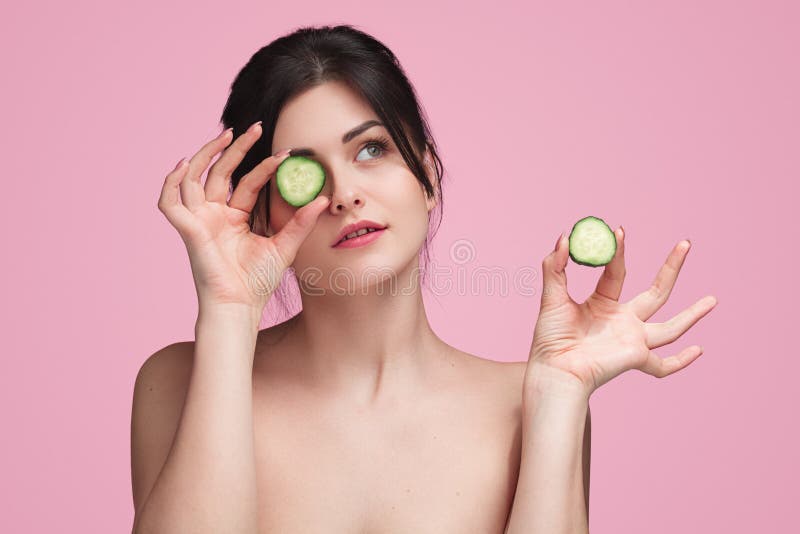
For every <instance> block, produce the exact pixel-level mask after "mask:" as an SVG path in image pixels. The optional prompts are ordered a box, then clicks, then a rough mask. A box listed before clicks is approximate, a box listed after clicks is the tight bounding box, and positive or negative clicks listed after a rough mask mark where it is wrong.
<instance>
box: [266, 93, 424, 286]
mask: <svg viewBox="0 0 800 534" xmlns="http://www.w3.org/2000/svg"><path fill="white" fill-rule="evenodd" d="M370 120H374V121H378V122H380V120H379V118H378V116H377V115H376V114H375V112H374V111H373V110H372V108H371V107H370V106H369V104H367V103H366V102H365V101H364V100H362V99H361V98H360V96H359V95H358V94H357V93H355V92H354V91H353V90H351V89H350V88H349V87H348V86H347V85H345V84H343V83H341V82H327V83H324V84H322V85H319V86H316V87H314V88H312V89H309V90H308V91H306V92H304V93H302V94H300V95H297V96H296V97H295V98H293V99H292V100H290V101H289V102H287V104H286V105H285V106H284V107H283V109H282V110H281V113H280V115H279V116H278V122H277V124H276V126H275V135H274V137H273V145H272V153H275V152H276V151H278V150H281V149H284V148H291V149H292V155H304V156H307V157H310V158H312V159H314V160H316V161H318V162H319V163H320V164H321V165H322V166H323V168H324V170H325V176H326V180H325V186H324V187H323V189H322V191H321V192H320V194H321V195H325V196H327V197H328V198H330V199H331V202H330V204H329V206H328V208H327V209H326V210H325V211H323V212H322V214H321V215H320V216H319V219H318V220H317V223H316V225H315V226H314V228H313V230H312V231H311V233H310V234H309V236H308V237H307V238H306V240H305V241H304V242H303V244H302V245H301V246H300V249H299V251H298V253H297V256H296V257H295V261H294V263H293V264H292V267H293V268H294V270H295V272H296V274H297V275H298V277H302V278H304V279H306V280H308V281H310V282H311V283H312V284H313V286H315V287H318V288H322V289H333V290H335V291H343V290H345V289H348V290H349V289H351V288H354V289H358V288H361V287H362V286H365V285H372V284H374V283H375V282H376V281H377V280H383V279H385V278H386V277H387V275H389V274H391V275H392V276H395V275H397V274H398V273H399V272H400V271H402V270H404V269H406V268H408V267H409V266H415V265H416V260H417V255H418V253H419V250H420V247H421V246H422V245H423V243H424V241H425V237H426V235H427V233H428V213H429V212H430V210H431V209H433V207H434V205H435V201H434V200H429V199H428V198H427V197H426V195H425V191H424V189H423V186H422V184H420V183H419V181H417V179H416V177H415V176H414V175H413V174H412V173H411V171H410V170H409V168H408V166H407V165H406V163H405V161H404V160H403V157H402V155H401V154H400V152H399V151H398V149H397V146H396V145H395V144H394V141H393V140H392V138H391V136H390V135H389V132H388V130H386V129H385V128H384V127H383V126H380V125H375V126H372V127H370V128H367V129H366V130H364V131H363V132H362V133H360V134H358V135H356V136H355V137H353V138H352V139H350V140H348V141H347V142H344V143H343V141H342V137H343V136H344V135H345V134H346V133H347V132H349V131H351V130H352V129H354V128H356V127H358V126H360V125H362V124H363V123H364V122H366V121H370ZM376 139H382V140H383V141H384V142H385V143H386V148H385V149H383V148H381V147H380V146H378V145H377V144H374V143H373V144H370V142H371V141H374V140H376ZM300 149H310V150H311V151H313V153H308V152H298V150H300ZM425 161H426V163H427V164H428V165H430V163H429V162H430V159H429V158H428V157H427V154H426V160H425ZM429 169H430V167H429ZM430 172H431V171H430V170H429V176H433V175H432V174H430ZM268 185H269V191H270V194H269V213H270V219H269V226H270V230H271V231H272V232H273V233H276V232H278V231H280V230H281V228H283V226H284V225H285V224H286V223H287V221H288V220H289V219H290V218H291V217H292V215H293V214H294V213H295V212H296V211H297V209H298V208H295V207H293V206H292V205H290V204H288V203H287V202H286V201H285V200H284V199H283V197H281V196H280V193H278V190H277V187H276V185H275V179H274V177H273V178H272V179H271V180H270V181H269V184H268ZM362 219H368V220H370V221H374V222H377V223H379V224H381V225H383V226H386V227H387V228H386V230H384V231H383V232H381V235H380V236H379V237H378V239H376V240H374V241H373V242H372V243H369V244H367V245H365V246H361V247H356V248H341V247H337V248H334V247H332V245H333V243H334V242H335V241H336V237H337V235H338V234H339V232H340V231H341V230H342V228H343V227H344V226H345V225H348V224H351V223H355V222H358V221H360V220H362ZM304 272H305V273H310V272H314V273H316V274H315V275H314V277H312V278H310V279H309V278H306V277H305V276H304ZM398 289H403V288H398Z"/></svg>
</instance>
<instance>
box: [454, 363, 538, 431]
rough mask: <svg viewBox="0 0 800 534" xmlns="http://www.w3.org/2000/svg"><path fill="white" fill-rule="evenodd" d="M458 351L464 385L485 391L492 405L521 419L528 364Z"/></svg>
mask: <svg viewBox="0 0 800 534" xmlns="http://www.w3.org/2000/svg"><path fill="white" fill-rule="evenodd" d="M456 352H457V353H458V357H459V359H460V360H461V361H462V362H463V367H464V369H465V373H464V374H465V376H466V377H467V378H466V379H465V382H466V383H465V386H466V387H468V388H470V389H471V390H475V391H484V392H486V393H487V396H486V399H487V401H488V402H490V403H491V404H492V405H493V406H495V407H500V408H504V409H506V410H508V412H507V413H509V414H512V415H517V416H518V415H519V410H520V409H521V405H522V385H523V381H524V378H525V369H526V367H527V362H525V361H520V362H506V361H499V360H490V359H487V358H482V357H480V356H476V355H474V354H469V353H467V352H463V351H456Z"/></svg>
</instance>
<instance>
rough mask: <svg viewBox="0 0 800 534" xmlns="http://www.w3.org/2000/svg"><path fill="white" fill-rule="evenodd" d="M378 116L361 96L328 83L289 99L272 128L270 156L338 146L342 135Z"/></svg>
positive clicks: (331, 82)
mask: <svg viewBox="0 0 800 534" xmlns="http://www.w3.org/2000/svg"><path fill="white" fill-rule="evenodd" d="M369 119H375V120H377V119H378V116H377V115H376V113H375V112H374V111H373V109H372V108H371V107H370V105H369V104H368V103H367V102H366V100H364V99H363V98H362V97H361V95H359V94H358V93H356V92H355V91H354V90H353V89H351V88H350V87H348V86H347V85H346V84H344V83H343V82H339V81H330V82H325V83H324V84H322V85H318V86H316V87H312V88H311V89H308V90H306V91H304V92H302V93H300V94H299V95H296V96H294V97H293V98H292V99H290V100H289V101H288V102H287V103H286V104H285V105H284V107H283V108H282V109H281V112H280V114H279V115H278V121H277V123H276V124H275V133H274V136H273V141H272V144H273V152H274V151H275V150H280V149H282V148H291V147H292V146H314V147H323V146H325V145H328V146H330V147H331V148H333V149H335V148H337V146H341V138H342V134H344V132H346V131H348V130H350V129H351V128H353V127H354V126H357V125H358V124H361V123H362V122H364V121H366V120H369Z"/></svg>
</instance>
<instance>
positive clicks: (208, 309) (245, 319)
mask: <svg viewBox="0 0 800 534" xmlns="http://www.w3.org/2000/svg"><path fill="white" fill-rule="evenodd" d="M262 313H263V310H260V309H256V308H255V307H253V306H250V305H247V304H233V303H230V304H204V303H200V305H199V306H198V310H197V323H198V324H199V323H200V322H201V321H203V322H208V321H210V322H213V323H217V322H226V321H231V322H233V323H236V324H242V325H246V326H248V327H250V328H251V329H254V330H255V331H257V330H258V326H259V324H260V323H261V317H262Z"/></svg>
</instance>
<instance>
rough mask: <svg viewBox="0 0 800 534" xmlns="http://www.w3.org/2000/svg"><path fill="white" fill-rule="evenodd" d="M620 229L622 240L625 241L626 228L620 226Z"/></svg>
mask: <svg viewBox="0 0 800 534" xmlns="http://www.w3.org/2000/svg"><path fill="white" fill-rule="evenodd" d="M619 229H620V230H621V231H622V238H623V239H625V228H623V227H622V225H621V224H620V225H619Z"/></svg>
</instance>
